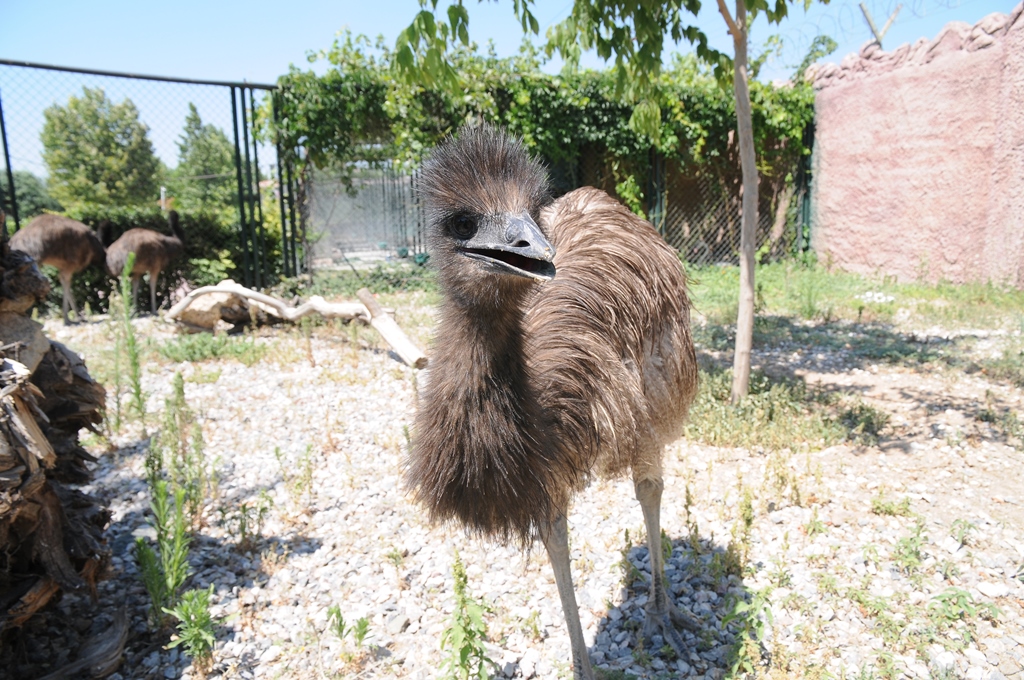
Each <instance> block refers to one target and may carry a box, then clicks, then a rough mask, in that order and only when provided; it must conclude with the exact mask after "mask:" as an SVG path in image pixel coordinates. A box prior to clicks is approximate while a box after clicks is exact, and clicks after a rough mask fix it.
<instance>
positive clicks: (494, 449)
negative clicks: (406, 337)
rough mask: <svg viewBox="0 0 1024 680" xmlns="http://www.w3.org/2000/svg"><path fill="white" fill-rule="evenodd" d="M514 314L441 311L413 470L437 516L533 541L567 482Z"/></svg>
mask: <svg viewBox="0 0 1024 680" xmlns="http://www.w3.org/2000/svg"><path fill="white" fill-rule="evenodd" d="M510 307H511V308H513V310H514V309H516V308H518V305H510ZM513 310H509V311H502V312H498V311H497V310H494V311H493V315H491V316H488V317H481V316H479V315H475V314H471V313H468V310H466V309H464V308H460V307H457V306H455V305H446V306H444V307H443V308H442V314H441V319H440V321H439V325H438V333H437V343H436V347H437V348H436V350H435V355H434V360H433V362H432V366H431V370H430V377H429V381H428V384H427V386H426V388H425V390H424V394H423V395H422V396H421V400H420V405H421V408H420V411H419V413H418V414H417V417H416V442H415V445H414V447H413V451H412V455H411V458H410V470H409V474H410V481H411V486H412V488H413V489H414V492H415V494H416V496H417V499H418V500H419V501H420V502H422V503H424V504H425V505H426V507H427V508H428V509H429V511H430V514H431V517H432V518H433V519H434V520H437V521H449V520H456V519H457V520H459V521H460V522H462V523H463V524H464V525H465V526H466V527H468V528H469V529H470V530H472V531H475V532H479V533H482V534H487V535H491V536H494V537H496V538H498V539H500V540H515V541H519V542H526V541H529V540H531V539H532V537H533V530H534V525H533V523H534V522H535V521H536V520H537V519H538V518H540V517H545V516H547V515H548V514H549V511H550V508H551V507H552V500H553V499H552V498H551V491H550V489H552V488H556V489H557V488H558V486H559V485H557V484H554V480H553V479H552V476H553V473H552V470H553V466H552V460H553V458H554V452H553V446H552V443H551V442H550V441H549V440H548V438H547V437H546V435H544V434H543V433H545V432H547V431H549V428H547V427H544V426H543V424H542V420H543V415H542V412H541V409H540V408H539V406H538V403H537V398H536V395H535V394H534V391H533V389H532V388H531V387H530V384H531V380H530V379H529V374H528V367H527V365H526V361H525V359H524V351H523V335H522V315H521V313H520V312H518V311H513ZM533 433H539V434H533Z"/></svg>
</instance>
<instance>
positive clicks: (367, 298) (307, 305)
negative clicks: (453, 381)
mask: <svg viewBox="0 0 1024 680" xmlns="http://www.w3.org/2000/svg"><path fill="white" fill-rule="evenodd" d="M204 295H218V296H222V297H221V299H220V301H219V302H218V303H214V305H212V306H211V307H210V308H205V307H204V311H203V318H202V319H199V318H195V317H190V316H189V315H188V310H189V307H190V306H191V305H192V304H193V303H194V302H195V301H196V300H197V299H198V298H200V297H202V296H204ZM356 295H358V296H359V299H360V300H361V301H362V302H327V301H326V300H324V299H323V298H322V297H320V296H319V295H314V296H312V297H311V298H310V299H309V300H308V301H306V302H304V303H302V304H301V305H299V306H298V307H293V306H291V305H289V304H287V303H286V302H284V301H283V300H279V299H277V298H275V297H273V296H271V295H267V294H265V293H260V292H258V291H255V290H251V289H249V288H246V287H245V286H241V285H239V284H237V283H235V282H234V281H232V280H230V279H227V280H225V281H221V282H220V283H218V284H217V285H216V286H203V287H202V288H197V289H195V290H193V291H192V292H190V293H189V294H188V295H186V296H185V297H183V298H182V299H181V300H179V301H178V302H177V303H176V304H175V305H174V306H173V307H171V308H170V309H169V310H167V313H166V314H165V315H164V318H166V319H167V320H169V321H175V322H177V323H180V324H182V325H184V326H186V327H188V328H190V329H192V330H195V329H196V328H197V327H198V328H206V329H208V330H211V331H212V330H213V323H212V322H211V315H213V316H216V318H220V315H219V309H214V308H216V307H218V305H224V306H229V305H232V302H231V300H230V299H229V297H230V296H237V297H238V298H242V299H244V300H246V301H247V302H248V303H249V304H250V305H252V306H256V307H257V308H258V309H259V311H261V312H264V313H267V314H271V315H273V316H276V317H278V318H279V319H283V320H285V321H291V322H294V321H298V320H299V319H301V318H303V317H305V316H309V315H310V314H319V315H320V316H322V317H323V318H325V319H347V320H349V321H361V322H363V323H368V324H370V325H371V326H373V327H374V329H376V330H377V332H378V333H380V335H381V337H382V338H384V340H385V341H386V342H387V343H388V344H389V345H391V348H392V349H393V350H395V353H396V354H398V356H399V357H401V358H402V361H404V362H405V363H406V364H408V365H409V366H412V367H413V368H423V367H425V366H426V365H427V357H426V356H425V355H424V354H423V352H422V351H421V350H420V349H419V348H418V347H416V345H415V344H413V342H412V340H410V339H409V336H407V335H406V334H405V332H404V331H403V330H402V329H401V328H400V327H399V325H398V324H397V323H396V322H395V320H394V319H393V318H391V316H390V315H389V314H388V310H385V309H383V308H382V307H381V306H380V305H379V304H378V303H377V301H376V300H374V299H373V295H372V294H371V293H370V291H368V290H367V289H365V288H363V289H361V290H360V291H359V292H358V293H356ZM197 322H198V323H197Z"/></svg>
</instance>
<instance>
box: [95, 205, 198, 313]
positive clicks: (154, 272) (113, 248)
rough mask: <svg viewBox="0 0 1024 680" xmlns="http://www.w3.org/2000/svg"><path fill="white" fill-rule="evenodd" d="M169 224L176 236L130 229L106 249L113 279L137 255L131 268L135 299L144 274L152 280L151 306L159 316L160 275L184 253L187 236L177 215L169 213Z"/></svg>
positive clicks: (150, 282)
mask: <svg viewBox="0 0 1024 680" xmlns="http://www.w3.org/2000/svg"><path fill="white" fill-rule="evenodd" d="M167 223H168V225H169V226H170V228H171V231H172V232H173V233H174V236H166V235H164V234H161V233H160V232H158V231H153V230H152V229H141V228H135V229H129V230H128V231H126V232H124V233H123V234H121V236H120V238H118V239H117V240H116V241H114V242H113V243H111V244H110V247H109V248H107V271H108V272H109V273H110V275H111V276H120V275H121V272H123V271H124V266H125V264H126V263H127V262H128V255H129V254H130V253H135V264H134V265H133V266H132V271H131V277H132V298H133V299H135V298H137V297H138V290H139V279H141V278H142V275H143V274H147V275H148V277H149V306H150V311H151V312H152V313H154V314H156V282H157V279H158V278H159V277H160V272H162V271H163V270H164V269H166V268H167V265H168V264H170V262H171V261H172V260H174V259H175V258H176V257H178V256H179V255H181V253H182V252H183V251H184V249H185V233H184V232H183V231H182V229H181V225H180V224H179V221H178V213H177V212H175V211H174V210H171V211H170V212H168V213H167Z"/></svg>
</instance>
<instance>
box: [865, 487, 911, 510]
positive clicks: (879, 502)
mask: <svg viewBox="0 0 1024 680" xmlns="http://www.w3.org/2000/svg"><path fill="white" fill-rule="evenodd" d="M871 512H873V513H875V514H876V515H886V516H889V517H909V516H910V514H911V513H910V498H909V497H908V496H904V497H903V498H901V499H900V500H899V501H891V500H889V499H888V498H886V496H885V489H884V488H879V489H878V494H877V495H876V496H875V497H874V498H872V499H871Z"/></svg>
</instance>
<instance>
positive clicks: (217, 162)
mask: <svg viewBox="0 0 1024 680" xmlns="http://www.w3.org/2000/svg"><path fill="white" fill-rule="evenodd" d="M171 189H172V194H173V196H174V198H175V199H176V201H177V205H178V207H179V208H181V209H182V210H184V211H196V210H199V209H202V208H207V209H220V208H233V207H234V204H235V201H236V200H237V193H236V192H237V181H236V177H235V146H234V144H232V143H231V141H230V140H228V137H227V135H225V134H224V131H223V130H221V129H220V128H218V127H217V126H215V125H211V124H206V125H204V124H203V121H202V118H200V116H199V111H197V110H196V107H195V104H192V103H189V105H188V115H187V116H186V117H185V129H184V131H183V132H182V134H181V137H180V139H179V140H178V167H177V168H175V170H174V173H173V175H172V181H171Z"/></svg>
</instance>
